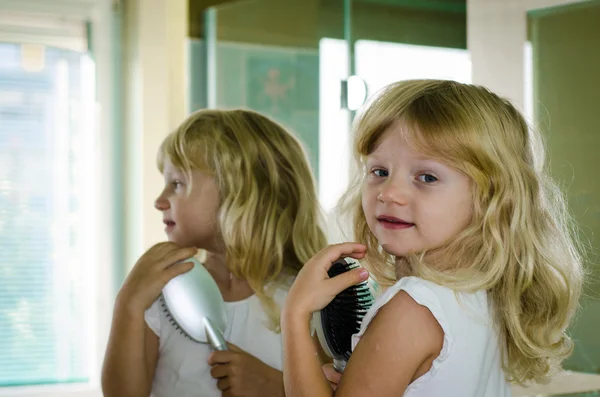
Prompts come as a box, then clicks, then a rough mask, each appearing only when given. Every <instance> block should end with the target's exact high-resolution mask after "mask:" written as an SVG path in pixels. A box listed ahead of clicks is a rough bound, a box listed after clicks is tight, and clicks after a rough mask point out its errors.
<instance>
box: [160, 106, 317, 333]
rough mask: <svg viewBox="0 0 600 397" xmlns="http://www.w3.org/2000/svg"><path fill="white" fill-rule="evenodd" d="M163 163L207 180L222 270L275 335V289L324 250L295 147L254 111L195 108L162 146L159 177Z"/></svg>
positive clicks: (310, 181) (308, 178)
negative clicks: (248, 292)
mask: <svg viewBox="0 0 600 397" xmlns="http://www.w3.org/2000/svg"><path fill="white" fill-rule="evenodd" d="M165 158H169V160H170V161H171V163H172V164H173V165H174V166H175V167H176V168H179V169H181V170H182V171H183V172H184V173H186V174H187V175H188V177H190V173H191V171H192V170H195V169H198V170H202V171H205V172H208V173H210V174H211V175H213V176H214V178H215V181H216V183H217V186H218V188H219V196H220V208H219V215H218V219H219V226H220V232H221V234H222V238H223V242H224V246H225V250H226V253H225V258H226V263H227V267H228V269H229V271H231V272H232V273H233V274H235V275H236V277H239V278H242V279H245V280H246V281H247V282H248V284H249V285H250V287H251V288H252V290H253V291H254V292H255V294H256V295H257V297H258V298H259V299H260V301H261V304H262V305H263V307H264V308H265V311H266V312H267V314H268V317H269V320H270V321H269V324H268V326H269V328H270V329H272V330H274V331H276V332H279V330H280V327H279V318H280V312H281V308H280V307H278V305H277V304H276V303H275V300H274V299H273V295H274V293H275V290H276V288H277V287H278V286H280V285H282V284H286V283H288V284H289V281H290V279H291V278H292V277H293V276H295V275H296V274H297V273H298V272H299V271H300V269H301V268H302V266H303V264H304V263H306V262H307V261H308V260H309V259H310V258H311V257H312V256H313V255H315V254H316V253H317V252H318V251H319V250H321V249H322V248H324V247H325V246H326V245H327V240H326V237H325V233H324V231H323V229H322V226H321V225H322V219H321V212H320V207H319V204H318V199H317V192H316V188H315V182H314V178H313V174H312V172H311V169H310V166H309V163H308V160H307V156H306V153H305V151H304V149H303V147H302V144H301V143H300V142H299V141H298V140H297V139H296V138H295V137H294V136H293V135H292V134H290V133H289V132H288V131H286V130H285V129H284V128H283V127H282V126H281V125H279V124H277V123H276V122H275V121H273V120H271V119H269V118H267V117H265V116H263V115H261V114H259V113H256V112H253V111H249V110H200V111H197V112H195V113H193V114H192V115H191V116H189V117H188V118H187V119H186V120H185V121H184V122H183V123H182V124H181V125H180V126H179V128H177V129H176V130H175V131H174V132H172V133H171V134H169V135H168V136H167V137H166V138H165V140H164V141H163V143H162V145H161V147H160V150H159V153H158V160H157V163H158V168H159V169H160V170H161V172H162V170H163V163H164V159H165ZM188 180H191V177H190V178H188ZM290 276H292V277H290Z"/></svg>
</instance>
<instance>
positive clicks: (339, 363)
mask: <svg viewBox="0 0 600 397" xmlns="http://www.w3.org/2000/svg"><path fill="white" fill-rule="evenodd" d="M333 369H335V370H336V371H337V372H339V373H340V374H341V373H343V372H344V369H346V361H345V360H338V359H337V358H334V359H333Z"/></svg>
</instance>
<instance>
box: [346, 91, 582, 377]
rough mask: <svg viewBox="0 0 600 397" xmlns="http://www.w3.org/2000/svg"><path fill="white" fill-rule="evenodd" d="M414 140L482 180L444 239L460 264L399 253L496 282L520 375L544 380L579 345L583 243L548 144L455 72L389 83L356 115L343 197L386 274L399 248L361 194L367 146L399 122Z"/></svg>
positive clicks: (427, 274) (503, 329)
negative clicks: (371, 224)
mask: <svg viewBox="0 0 600 397" xmlns="http://www.w3.org/2000/svg"><path fill="white" fill-rule="evenodd" d="M397 122H402V123H404V125H406V126H407V127H408V128H406V130H407V140H408V141H409V144H410V145H411V146H412V147H413V148H414V149H415V150H418V151H419V152H421V153H423V154H424V155H428V156H431V157H433V158H435V159H437V160H439V161H441V162H443V163H445V164H448V165H450V166H452V167H455V168H456V169H458V170H460V171H462V172H463V173H465V174H466V175H467V176H469V178H470V179H471V180H472V182H473V183H472V186H473V188H472V189H473V191H472V194H473V203H474V208H473V216H472V221H471V224H470V225H469V226H468V227H467V228H466V229H465V230H463V231H462V232H461V233H459V235H458V236H456V238H454V239H453V240H452V241H451V242H449V243H448V244H447V245H446V246H444V247H442V249H441V252H443V254H444V261H447V264H448V265H449V266H450V268H449V269H448V268H445V269H444V270H441V269H439V268H436V267H434V266H426V264H427V255H426V253H423V254H422V255H418V256H411V257H406V258H399V259H400V260H401V261H405V264H406V265H407V267H408V268H409V269H410V270H411V271H412V274H414V275H417V276H419V277H423V278H425V279H428V280H431V281H434V282H436V283H439V284H442V285H446V286H448V287H450V288H453V289H454V290H456V291H475V290H487V291H489V297H490V301H491V304H492V307H493V309H494V313H495V315H496V324H497V327H498V329H499V334H500V336H501V338H502V341H503V344H504V350H505V356H504V359H503V365H504V370H505V372H506V374H507V376H508V378H509V379H510V380H511V381H514V382H518V383H522V382H524V381H527V380H532V379H533V380H536V381H538V382H543V381H546V380H547V379H548V377H549V375H550V374H551V373H552V372H553V370H555V369H557V368H558V364H560V362H561V361H562V360H563V359H564V358H566V357H567V356H568V355H569V354H570V353H571V351H572V348H573V343H572V341H571V340H570V338H569V337H568V336H567V334H566V328H567V326H568V325H569V324H570V322H571V320H572V317H573V315H574V312H575V310H576V308H577V305H578V300H579V297H580V294H581V289H582V279H583V270H582V253H583V251H582V249H581V244H580V243H579V242H578V238H577V233H576V231H575V230H576V229H575V224H574V222H573V221H572V218H571V217H570V216H569V214H568V211H567V205H566V202H565V199H564V197H563V194H562V193H561V191H560V189H559V188H558V186H557V185H556V184H555V183H554V182H553V181H552V179H551V178H550V177H549V176H548V174H547V170H546V168H545V166H544V159H543V157H544V156H543V145H542V142H541V137H540V135H539V134H538V133H537V132H536V131H530V130H529V128H528V125H527V123H526V121H525V120H524V118H523V117H522V115H521V114H520V113H519V112H518V111H517V110H516V109H515V108H514V106H513V105H511V104H510V103H509V102H508V101H507V100H505V99H502V98H500V97H498V96H497V95H495V94H493V93H492V92H490V91H488V90H487V89H485V88H483V87H480V86H475V85H468V84H461V83H457V82H452V81H438V80H409V81H402V82H398V83H395V84H392V85H390V86H388V87H387V88H386V89H385V90H384V91H383V92H382V93H381V94H380V95H379V96H378V97H377V98H376V99H375V100H374V101H373V102H372V104H371V105H370V106H369V107H368V108H367V109H366V110H365V112H364V114H362V116H361V117H360V118H359V119H358V120H357V123H356V125H355V134H356V136H355V146H354V151H355V156H356V160H357V162H358V167H359V172H358V176H357V178H356V180H355V181H354V183H353V184H352V185H351V187H350V188H349V191H348V192H347V195H346V199H345V201H343V202H342V203H341V206H342V208H346V209H349V210H350V211H351V212H352V214H353V219H354V221H353V226H354V233H355V238H356V239H357V241H361V242H364V243H366V245H367V247H368V251H367V255H366V259H365V266H366V267H367V268H369V270H370V271H371V274H372V275H373V277H374V278H375V279H376V280H377V281H378V282H379V283H380V284H382V285H383V286H389V285H391V284H393V283H394V282H395V281H396V280H395V273H394V263H395V260H396V259H397V258H393V257H392V256H391V255H389V254H387V253H386V252H384V251H383V250H382V249H381V247H380V246H379V244H378V242H377V240H376V238H375V236H374V235H373V233H371V231H370V230H369V228H368V226H367V222H366V219H365V215H364V212H363V208H362V204H361V185H362V182H363V178H364V176H365V175H366V169H365V160H366V156H367V155H369V154H370V153H372V151H373V150H374V148H375V147H376V145H377V143H378V142H379V141H380V139H381V137H382V135H383V133H384V132H385V131H386V129H388V128H389V127H390V126H392V125H393V124H394V123H397Z"/></svg>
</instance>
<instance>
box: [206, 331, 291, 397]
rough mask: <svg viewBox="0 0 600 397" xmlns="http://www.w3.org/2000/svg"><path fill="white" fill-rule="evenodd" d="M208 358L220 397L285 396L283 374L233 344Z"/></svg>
mask: <svg viewBox="0 0 600 397" xmlns="http://www.w3.org/2000/svg"><path fill="white" fill-rule="evenodd" d="M227 345H228V347H229V349H228V350H222V351H218V350H217V351H214V352H212V353H211V355H210V356H209V357H208V365H210V366H211V369H210V375H211V376H212V377H213V378H215V379H216V380H217V388H218V389H219V390H221V396H222V397H263V396H269V397H280V396H281V397H284V388H283V374H282V373H281V372H280V371H278V370H276V369H275V368H272V367H269V366H268V365H267V364H265V363H264V362H262V361H260V360H259V359H258V358H256V357H254V356H253V355H252V354H250V353H248V352H245V351H244V350H242V349H241V348H239V347H237V346H236V345H234V344H233V343H227Z"/></svg>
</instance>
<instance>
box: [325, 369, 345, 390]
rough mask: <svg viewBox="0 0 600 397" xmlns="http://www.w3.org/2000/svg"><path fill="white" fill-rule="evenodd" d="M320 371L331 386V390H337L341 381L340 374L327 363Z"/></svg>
mask: <svg viewBox="0 0 600 397" xmlns="http://www.w3.org/2000/svg"><path fill="white" fill-rule="evenodd" d="M322 369H323V373H324V374H325V377H326V378H327V380H328V381H329V384H330V385H331V388H332V389H333V390H337V388H338V385H339V384H340V380H341V379H342V374H341V373H339V372H338V371H336V370H335V368H333V364H332V363H327V364H325V365H323V367H322Z"/></svg>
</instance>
